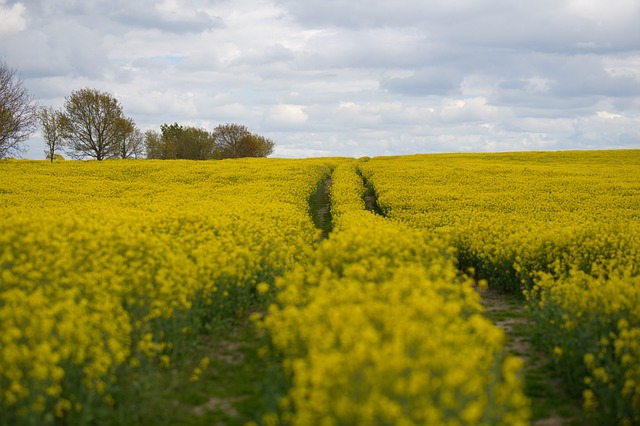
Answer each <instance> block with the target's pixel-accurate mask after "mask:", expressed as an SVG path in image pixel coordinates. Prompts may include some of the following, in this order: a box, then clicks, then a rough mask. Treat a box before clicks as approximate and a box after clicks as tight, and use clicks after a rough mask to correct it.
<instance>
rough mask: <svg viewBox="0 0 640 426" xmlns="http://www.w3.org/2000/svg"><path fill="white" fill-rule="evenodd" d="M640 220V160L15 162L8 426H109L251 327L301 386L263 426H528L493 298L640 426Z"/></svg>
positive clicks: (607, 413)
mask: <svg viewBox="0 0 640 426" xmlns="http://www.w3.org/2000/svg"><path fill="white" fill-rule="evenodd" d="M329 178H330V179H331V182H332V186H331V189H330V194H329V196H330V209H329V211H328V212H329V213H330V216H331V220H332V222H333V227H332V231H331V232H330V233H329V235H328V236H325V237H324V238H323V236H322V232H321V231H320V230H319V229H317V228H316V227H315V226H314V218H313V217H312V216H313V215H314V214H316V213H317V212H314V211H312V210H313V208H314V207H313V206H311V207H310V203H311V204H313V203H314V201H311V200H312V199H314V200H315V199H318V198H314V197H315V195H314V196H313V197H312V194H314V193H316V192H317V191H319V190H321V189H322V188H323V187H324V182H326V181H327V179H329ZM367 187H372V188H373V189H374V190H375V193H376V195H377V206H376V207H377V208H376V209H375V211H378V212H382V215H379V214H376V213H374V211H369V210H367V204H366V203H365V200H364V198H365V195H366V193H367ZM316 207H317V206H316ZM316 219H317V218H316ZM639 219H640V151H594V152H558V153H517V154H516V153H510V154H466V155H454V154H446V155H445V154H443V155H415V156H402V157H376V158H372V159H369V158H363V159H358V160H354V159H345V158H341V159H338V158H333V159H330V158H325V159H305V160H285V159H241V160H224V161H202V162H196V161H152V160H144V161H116V160H114V161H105V162H92V161H89V162H80V161H68V162H58V163H48V162H44V161H0V366H1V368H0V413H1V416H0V425H3V426H4V425H7V426H8V425H53V424H69V425H86V424H100V422H101V421H102V419H101V417H100V416H101V415H102V414H101V413H104V412H105V410H106V411H109V410H111V411H113V412H116V411H117V410H119V409H120V407H122V406H123V405H126V404H135V403H136V402H135V401H133V402H132V401H126V400H124V399H125V398H126V397H127V393H126V392H125V390H123V386H124V383H126V381H124V380H123V378H126V377H129V376H131V375H135V374H138V373H139V372H141V371H146V369H150V370H151V369H167V371H168V372H169V371H171V368H172V366H174V365H175V360H176V359H179V357H180V356H181V353H182V352H183V350H184V349H183V348H184V347H185V345H188V344H189V342H191V341H193V339H195V338H197V337H198V336H200V335H202V333H203V332H206V325H207V324H218V325H224V324H226V322H225V321H229V320H230V319H234V318H247V317H250V318H252V320H253V322H254V323H255V324H256V326H257V327H258V329H260V330H263V331H264V333H265V334H266V336H267V337H268V341H269V344H268V345H267V346H265V347H264V348H263V352H264V354H265V355H269V357H270V359H274V360H278V362H280V363H281V369H282V371H283V373H284V376H285V378H284V381H285V382H286V383H285V384H284V386H283V389H284V390H283V394H282V395H281V397H278V399H279V406H278V408H277V409H274V411H273V412H269V413H264V415H263V416H262V417H261V420H259V421H257V423H260V424H265V425H277V424H290V425H313V424H322V425H334V424H335V425H338V424H362V425H365V424H366V425H370V424H398V425H418V424H428V425H432V424H433V425H441V424H442V425H451V426H453V425H526V424H529V422H530V418H531V409H530V402H529V400H528V399H527V397H526V396H525V394H524V391H523V382H522V377H521V376H522V360H521V359H520V358H518V357H515V356H512V355H510V354H509V353H508V351H507V350H506V349H505V343H506V337H505V335H504V332H503V331H502V330H501V329H499V328H498V327H496V326H495V325H494V324H492V323H491V321H489V320H488V319H487V318H486V317H485V316H484V315H483V307H482V304H481V303H480V297H479V294H478V292H477V287H478V286H484V285H486V284H487V283H488V285H489V286H492V287H495V288H497V289H499V290H502V291H508V292H512V293H517V294H522V295H523V296H524V297H523V303H525V302H524V301H525V300H526V303H527V304H528V306H529V308H530V312H531V314H532V316H533V317H534V319H535V324H536V327H537V331H536V333H537V334H538V336H539V340H540V344H541V345H542V346H543V347H544V348H545V349H546V350H547V351H548V353H549V356H550V357H552V358H553V360H554V361H555V363H556V364H557V365H558V367H559V371H562V372H564V374H565V381H566V382H567V383H569V384H570V386H572V387H574V388H575V389H577V390H578V393H579V395H580V397H581V398H582V401H583V405H584V408H585V409H586V410H588V411H592V412H594V413H596V414H597V415H600V416H601V417H596V418H597V419H606V422H609V423H611V424H622V425H633V424H640V344H639V343H638V342H640V294H639V292H638V288H639V286H640V278H639V276H640V274H639V269H640V222H639ZM316 223H317V220H316ZM208 365H209V359H207V358H206V357H204V358H202V359H201V360H199V362H197V366H196V368H195V369H193V373H192V374H191V376H190V377H189V380H190V381H191V382H197V381H198V380H200V376H201V374H202V373H203V371H204V370H206V369H207V366H208ZM154 371H155V370H154ZM191 382H189V383H191ZM199 383H202V382H199ZM270 397H273V395H271V396H270ZM137 403H140V402H137ZM111 418H113V419H117V418H118V416H117V415H116V416H113V417H111ZM119 422H120V424H127V421H126V418H125V419H123V418H120V420H119Z"/></svg>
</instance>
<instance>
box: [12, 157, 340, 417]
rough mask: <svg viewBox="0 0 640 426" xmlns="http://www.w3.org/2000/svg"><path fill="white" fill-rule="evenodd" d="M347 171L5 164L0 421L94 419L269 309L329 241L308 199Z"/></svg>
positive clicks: (305, 164)
mask: <svg viewBox="0 0 640 426" xmlns="http://www.w3.org/2000/svg"><path fill="white" fill-rule="evenodd" d="M333 167H334V160H330V159H324V160H312V159H310V160H295V161H294V160H275V159H269V160H266V159H243V160H225V161H216V162H190V161H173V162H161V161H136V162H130V161H108V162H62V163H47V162H41V161H40V162H39V161H12V162H9V161H6V162H0V366H1V368H0V412H1V413H2V415H1V416H0V417H1V419H0V424H7V425H17V424H20V425H28V424H33V425H36V424H37V425H43V424H52V423H55V422H70V423H74V422H75V423H76V424H83V422H85V421H86V419H90V418H91V413H90V412H91V410H92V409H93V408H95V407H96V406H98V405H107V406H115V407H118V406H122V405H126V404H127V403H129V404H131V403H134V402H131V401H123V400H118V394H117V392H118V386H117V383H118V380H119V377H121V376H122V375H127V374H130V372H131V371H139V369H143V368H147V367H151V366H153V365H159V366H162V367H169V366H170V365H171V362H172V357H174V356H178V355H179V353H180V347H181V343H184V342H185V341H187V340H188V339H190V338H193V336H195V335H197V334H198V333H199V332H200V331H201V327H202V324H203V323H206V322H210V321H218V320H223V319H225V318H230V317H231V318H233V317H234V316H237V315H246V314H248V312H249V311H250V310H252V309H260V304H261V303H262V304H266V303H267V301H268V300H270V294H271V293H272V292H270V290H269V288H270V287H271V286H272V284H273V281H274V278H275V277H276V276H278V275H281V274H282V273H284V271H286V270H289V269H291V267H292V265H294V264H296V263H298V262H299V261H300V260H301V259H302V258H303V257H304V256H305V253H307V251H308V250H306V248H307V247H308V246H309V245H311V244H313V243H314V242H315V241H316V240H317V238H318V235H319V231H318V230H316V229H315V227H314V226H313V223H312V221H311V219H310V216H309V212H308V208H309V207H308V202H307V200H308V198H309V196H310V194H311V193H312V192H313V191H314V190H315V188H316V186H317V182H319V181H321V180H322V179H324V178H326V177H327V176H328V175H329V173H330V172H331V170H332V168H333ZM265 287H266V288H265ZM204 367H206V365H205V363H204V362H203V363H202V365H200V366H199V367H198V368H199V369H200V370H201V369H203V368H204ZM200 370H198V371H194V374H193V377H194V378H195V379H197V377H198V375H199V371H200ZM87 413H88V414H87ZM74 419H75V420H74ZM82 419H85V420H82Z"/></svg>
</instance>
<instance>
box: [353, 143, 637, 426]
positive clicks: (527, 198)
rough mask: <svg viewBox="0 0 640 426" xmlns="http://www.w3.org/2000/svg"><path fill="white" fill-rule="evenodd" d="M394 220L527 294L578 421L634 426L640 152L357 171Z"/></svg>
mask: <svg viewBox="0 0 640 426" xmlns="http://www.w3.org/2000/svg"><path fill="white" fill-rule="evenodd" d="M360 170H361V173H362V174H363V175H364V176H365V177H366V178H367V179H368V180H369V181H370V182H371V183H372V184H373V186H374V187H375V190H376V192H377V194H378V202H379V206H380V208H381V209H382V211H384V212H385V214H386V215H387V216H388V217H389V218H391V219H392V220H396V221H398V222H400V223H403V224H405V225H406V226H410V227H412V228H416V229H424V230H429V231H431V232H434V233H435V234H436V235H440V236H441V237H442V238H444V239H446V240H447V241H448V245H450V246H452V247H455V249H456V252H457V257H458V259H459V263H460V267H461V268H462V269H466V268H468V267H472V268H474V270H475V271H476V277H477V278H482V279H486V280H488V282H489V284H490V285H491V286H495V287H496V288H498V289H501V290H507V291H515V292H524V294H525V295H526V296H527V297H528V299H529V305H530V308H531V309H532V313H533V315H534V318H536V325H537V328H538V329H537V333H538V334H539V336H540V340H541V342H542V344H543V345H544V346H545V347H546V348H547V349H548V351H549V353H550V354H552V356H553V357H554V358H555V360H556V362H557V364H558V366H559V367H560V368H559V370H560V371H562V372H564V374H565V376H566V379H567V380H568V382H569V383H570V384H571V386H572V387H574V388H575V389H582V398H583V404H584V407H585V409H588V410H595V411H596V412H599V414H600V415H601V417H600V418H601V419H606V421H607V422H612V423H613V424H623V425H631V424H640V345H639V344H638V342H639V340H638V337H639V336H640V292H639V289H640V281H639V272H640V151H639V150H627V151H594V152H558V153H516V154H469V155H453V154H448V155H416V156H407V157H387V158H375V159H372V160H370V161H368V162H365V163H362V164H361V166H360Z"/></svg>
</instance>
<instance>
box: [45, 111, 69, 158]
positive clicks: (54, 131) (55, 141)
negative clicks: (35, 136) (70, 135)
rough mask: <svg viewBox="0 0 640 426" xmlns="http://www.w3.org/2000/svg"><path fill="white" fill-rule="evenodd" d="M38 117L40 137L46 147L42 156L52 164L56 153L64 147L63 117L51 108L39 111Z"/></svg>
mask: <svg viewBox="0 0 640 426" xmlns="http://www.w3.org/2000/svg"><path fill="white" fill-rule="evenodd" d="M39 117H40V128H41V129H42V137H43V139H44V143H45V145H46V146H47V149H46V150H45V151H44V155H45V156H46V158H47V159H48V160H51V162H53V160H55V158H56V151H60V150H61V149H62V147H63V146H64V133H63V131H64V125H65V122H64V120H65V117H64V115H63V114H62V113H61V112H60V111H56V110H54V109H53V108H51V107H43V108H42V109H40V115H39Z"/></svg>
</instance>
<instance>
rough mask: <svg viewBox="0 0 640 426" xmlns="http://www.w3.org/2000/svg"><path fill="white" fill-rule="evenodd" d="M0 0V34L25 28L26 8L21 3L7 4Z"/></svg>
mask: <svg viewBox="0 0 640 426" xmlns="http://www.w3.org/2000/svg"><path fill="white" fill-rule="evenodd" d="M6 3H7V2H6V0H0V22H2V25H0V35H8V34H15V33H19V32H21V31H24V30H25V29H26V28H27V17H26V14H27V10H26V8H25V7H24V5H23V4H22V3H15V4H13V5H7V4H6Z"/></svg>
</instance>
